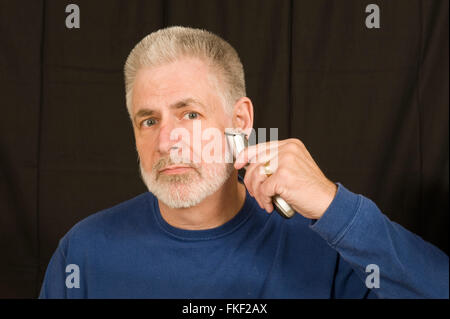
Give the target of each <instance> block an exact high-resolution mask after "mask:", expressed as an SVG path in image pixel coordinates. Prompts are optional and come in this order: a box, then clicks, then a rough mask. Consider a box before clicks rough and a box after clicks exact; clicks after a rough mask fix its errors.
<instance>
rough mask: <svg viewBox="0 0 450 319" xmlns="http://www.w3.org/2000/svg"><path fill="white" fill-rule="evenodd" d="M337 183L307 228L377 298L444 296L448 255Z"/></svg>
mask: <svg viewBox="0 0 450 319" xmlns="http://www.w3.org/2000/svg"><path fill="white" fill-rule="evenodd" d="M337 185H338V191H337V194H336V196H335V198H334V199H333V201H332V203H331V204H330V206H329V207H328V209H327V210H326V211H325V213H324V214H323V215H322V217H321V218H320V219H319V220H312V221H311V224H310V228H311V229H312V230H314V231H315V232H317V233H318V234H319V235H320V236H321V237H322V238H323V239H325V240H326V241H327V243H328V244H329V245H330V246H331V247H333V248H334V249H335V250H336V251H337V252H338V253H339V255H340V256H341V258H342V259H343V260H345V261H346V262H347V263H348V264H349V265H350V267H351V268H352V269H353V271H354V273H355V274H356V276H357V277H359V278H360V279H361V280H362V281H363V283H365V284H366V286H367V287H368V288H371V291H370V292H371V293H375V294H376V296H377V297H378V298H448V297H449V269H448V256H447V255H446V254H445V253H444V252H442V251H441V250H439V249H438V248H437V247H435V246H433V245H432V244H430V243H428V242H426V241H424V240H423V239H422V238H420V237H419V236H417V235H415V234H413V233H411V232H410V231H408V230H406V229H405V228H403V227H402V226H400V225H399V224H397V223H395V222H393V221H391V220H389V219H388V218H387V216H385V215H384V214H383V213H382V212H381V211H380V210H379V208H378V207H377V206H376V204H375V203H374V202H372V201H371V200H370V199H368V198H366V197H364V196H362V195H359V194H354V193H352V192H351V191H349V190H348V189H346V188H345V187H344V186H343V185H342V184H340V183H337ZM377 274H379V276H377ZM338 276H339V274H337V275H336V277H338ZM378 279H379V280H378ZM340 289H341V290H342V289H344V290H345V287H340ZM348 289H351V287H349V288H348Z"/></svg>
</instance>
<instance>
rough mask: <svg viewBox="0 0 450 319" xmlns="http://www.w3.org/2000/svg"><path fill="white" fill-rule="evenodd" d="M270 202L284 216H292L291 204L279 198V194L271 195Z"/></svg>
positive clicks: (293, 212)
mask: <svg viewBox="0 0 450 319" xmlns="http://www.w3.org/2000/svg"><path fill="white" fill-rule="evenodd" d="M272 203H273V204H274V206H275V210H276V211H277V212H278V213H279V214H280V215H281V216H283V217H284V218H291V217H292V216H294V214H295V211H294V210H293V209H292V207H291V205H289V204H288V203H286V201H285V200H284V199H282V198H281V196H280V195H275V196H273V197H272Z"/></svg>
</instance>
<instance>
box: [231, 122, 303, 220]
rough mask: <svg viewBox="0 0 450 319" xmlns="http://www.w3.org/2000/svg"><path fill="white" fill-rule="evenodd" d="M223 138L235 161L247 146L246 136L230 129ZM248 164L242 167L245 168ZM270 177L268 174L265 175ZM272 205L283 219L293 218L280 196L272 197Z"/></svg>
mask: <svg viewBox="0 0 450 319" xmlns="http://www.w3.org/2000/svg"><path fill="white" fill-rule="evenodd" d="M225 136H226V139H227V143H228V147H229V149H230V151H231V154H232V155H233V160H234V161H235V160H236V158H237V156H238V154H239V153H240V152H242V151H243V150H244V149H245V148H246V147H247V146H248V140H247V137H246V136H247V135H246V134H245V133H242V132H238V131H235V130H231V129H226V130H225ZM247 166H248V164H246V165H245V166H244V168H245V169H246V167H247ZM266 175H268V176H270V174H266ZM272 203H273V206H274V207H275V210H276V211H277V212H278V213H279V214H280V215H281V216H282V217H284V218H291V217H292V216H294V214H295V211H294V210H293V209H292V207H291V206H290V205H289V204H288V203H286V201H285V200H284V199H282V198H281V197H280V195H275V196H273V197H272Z"/></svg>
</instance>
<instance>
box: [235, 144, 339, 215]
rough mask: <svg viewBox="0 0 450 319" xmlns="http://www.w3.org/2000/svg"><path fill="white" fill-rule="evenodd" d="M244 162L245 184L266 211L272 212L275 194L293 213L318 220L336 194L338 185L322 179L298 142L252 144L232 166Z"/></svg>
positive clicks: (241, 164)
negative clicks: (245, 167) (245, 168)
mask: <svg viewBox="0 0 450 319" xmlns="http://www.w3.org/2000/svg"><path fill="white" fill-rule="evenodd" d="M268 153H269V154H268ZM247 163H249V164H248V166H247V171H246V173H245V177H244V184H245V185H246V187H247V190H248V191H249V193H250V195H252V196H253V197H254V198H255V199H256V201H257V202H258V204H259V206H260V207H261V208H263V209H265V210H266V211H268V212H272V211H273V209H274V207H273V204H272V197H273V196H274V195H276V194H278V195H280V196H281V198H283V199H284V200H285V201H286V202H287V203H288V204H290V205H291V207H292V208H293V209H294V210H295V211H296V212H298V213H300V214H301V215H303V216H305V217H306V218H310V219H319V218H320V217H322V215H323V213H325V211H326V210H327V208H328V206H330V204H331V202H332V201H333V199H334V197H335V195H336V192H337V185H336V184H335V183H333V182H332V181H330V180H329V179H328V178H326V177H325V175H324V174H323V173H322V171H321V170H320V168H319V167H318V166H317V164H316V163H315V162H314V160H313V158H312V157H311V155H310V154H309V152H308V150H307V149H306V147H305V145H303V143H302V142H301V141H300V140H299V139H294V138H290V139H287V140H282V141H270V142H267V143H260V144H256V145H251V146H249V147H248V148H246V149H245V150H244V151H242V152H241V153H240V154H239V155H238V156H237V158H236V162H235V164H234V167H235V168H236V169H240V168H242V167H244V166H245V165H246V164H247ZM264 164H266V165H264ZM271 172H272V174H271V175H270V173H271ZM267 173H269V175H267Z"/></svg>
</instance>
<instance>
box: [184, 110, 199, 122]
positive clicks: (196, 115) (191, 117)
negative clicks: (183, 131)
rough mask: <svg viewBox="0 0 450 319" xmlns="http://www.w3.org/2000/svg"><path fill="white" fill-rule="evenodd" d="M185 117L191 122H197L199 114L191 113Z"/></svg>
mask: <svg viewBox="0 0 450 319" xmlns="http://www.w3.org/2000/svg"><path fill="white" fill-rule="evenodd" d="M184 116H185V117H186V116H187V118H188V119H189V120H195V119H197V118H198V116H199V114H198V113H197V112H189V113H186V114H185V115H184Z"/></svg>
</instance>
